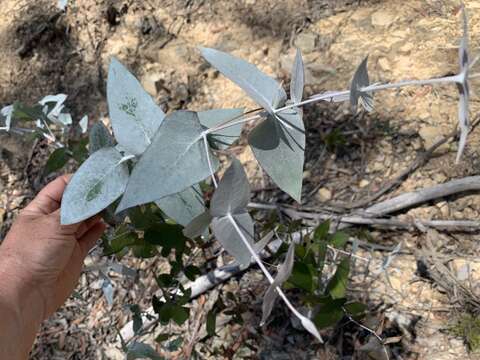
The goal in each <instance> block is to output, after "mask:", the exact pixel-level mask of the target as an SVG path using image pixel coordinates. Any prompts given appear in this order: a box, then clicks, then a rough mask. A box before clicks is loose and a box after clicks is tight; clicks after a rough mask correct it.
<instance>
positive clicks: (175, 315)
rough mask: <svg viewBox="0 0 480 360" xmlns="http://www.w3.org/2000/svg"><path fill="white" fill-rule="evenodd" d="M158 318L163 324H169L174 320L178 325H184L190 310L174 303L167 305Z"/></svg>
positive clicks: (162, 308) (163, 307)
mask: <svg viewBox="0 0 480 360" xmlns="http://www.w3.org/2000/svg"><path fill="white" fill-rule="evenodd" d="M158 316H159V319H160V321H161V322H162V324H168V322H169V321H170V320H173V321H174V322H175V323H177V324H178V325H182V324H183V323H184V322H185V321H187V320H188V317H189V316H190V309H189V308H187V307H184V306H179V305H176V304H173V303H166V304H164V305H163V306H162V307H161V309H160V312H159V314H158Z"/></svg>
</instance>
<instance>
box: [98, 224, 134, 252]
mask: <svg viewBox="0 0 480 360" xmlns="http://www.w3.org/2000/svg"><path fill="white" fill-rule="evenodd" d="M137 241H138V235H137V234H136V233H135V232H134V231H132V230H130V229H128V226H127V225H126V224H122V225H120V226H118V227H117V228H116V229H115V232H114V233H113V235H112V236H111V237H110V238H108V239H107V244H106V245H107V246H106V247H105V248H104V255H105V256H109V255H112V254H117V253H119V252H120V251H122V250H123V249H124V248H126V247H128V246H132V245H133V244H135V243H136V242H137Z"/></svg>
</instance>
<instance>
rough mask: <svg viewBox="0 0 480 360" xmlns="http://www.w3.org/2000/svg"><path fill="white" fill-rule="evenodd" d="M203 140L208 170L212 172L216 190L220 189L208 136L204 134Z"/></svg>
mask: <svg viewBox="0 0 480 360" xmlns="http://www.w3.org/2000/svg"><path fill="white" fill-rule="evenodd" d="M202 138H203V144H204V145H205V153H206V154H207V163H208V169H209V170H210V176H211V177H212V181H213V185H214V186H215V189H216V188H218V184H217V179H215V172H214V171H213V165H212V160H211V159H210V151H209V149H208V141H207V135H206V134H205V133H203V134H202Z"/></svg>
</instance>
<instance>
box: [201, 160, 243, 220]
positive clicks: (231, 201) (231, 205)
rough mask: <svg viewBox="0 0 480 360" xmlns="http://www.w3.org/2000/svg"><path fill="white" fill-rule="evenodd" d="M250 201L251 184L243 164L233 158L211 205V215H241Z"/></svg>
mask: <svg viewBox="0 0 480 360" xmlns="http://www.w3.org/2000/svg"><path fill="white" fill-rule="evenodd" d="M249 201H250V184H249V183H248V179H247V174H245V170H244V169H243V166H242V164H241V163H240V161H238V160H237V159H235V158H233V160H232V164H231V165H230V167H229V168H228V169H227V171H225V174H224V175H223V178H222V180H221V181H220V183H219V184H218V188H217V189H216V190H215V192H214V194H213V196H212V201H211V203H210V214H211V215H212V216H213V217H221V216H225V215H227V214H241V213H244V212H245V211H246V208H247V205H248V202H249Z"/></svg>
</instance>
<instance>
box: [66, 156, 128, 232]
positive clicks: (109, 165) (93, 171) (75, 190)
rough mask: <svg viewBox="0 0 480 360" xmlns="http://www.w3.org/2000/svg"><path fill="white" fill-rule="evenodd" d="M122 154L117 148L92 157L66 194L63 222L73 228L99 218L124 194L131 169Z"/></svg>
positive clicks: (71, 181) (83, 165) (74, 177)
mask: <svg viewBox="0 0 480 360" xmlns="http://www.w3.org/2000/svg"><path fill="white" fill-rule="evenodd" d="M121 160H122V154H120V153H119V152H118V151H117V150H115V149H114V148H103V149H101V150H99V151H97V152H95V153H94V154H92V156H90V157H89V158H88V159H87V161H85V162H84V163H83V164H82V166H80V168H79V169H78V171H77V172H76V173H75V175H74V176H73V177H72V179H71V180H70V183H69V184H68V186H67V189H66V190H65V193H64V194H63V198H62V207H61V221H62V224H63V225H67V224H74V223H77V222H80V221H83V220H85V219H88V218H89V217H91V216H93V215H95V214H98V213H99V212H100V211H102V210H103V209H105V208H106V207H107V206H108V205H110V204H111V203H113V202H114V201H115V200H116V199H118V198H119V197H120V196H121V195H122V193H123V192H124V191H125V187H126V185H127V181H128V167H127V165H126V163H123V162H121Z"/></svg>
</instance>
